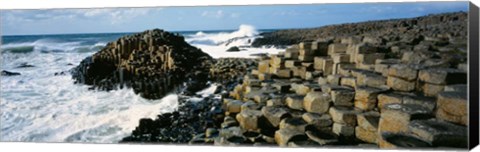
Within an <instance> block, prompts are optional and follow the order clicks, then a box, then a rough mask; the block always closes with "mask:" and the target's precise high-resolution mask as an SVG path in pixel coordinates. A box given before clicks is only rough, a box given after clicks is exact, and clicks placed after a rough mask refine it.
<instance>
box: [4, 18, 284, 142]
mask: <svg viewBox="0 0 480 152" xmlns="http://www.w3.org/2000/svg"><path fill="white" fill-rule="evenodd" d="M265 31H266V30H258V31H257V30H256V29H255V28H254V27H253V26H249V25H241V26H240V27H239V29H237V30H218V31H188V32H178V33H180V34H182V35H183V36H184V37H185V40H186V41H187V42H188V43H190V44H191V45H193V46H196V47H198V48H200V49H202V51H204V52H206V53H208V54H209V55H210V56H212V57H214V58H220V57H253V56H251V54H257V53H278V52H279V51H281V49H276V48H268V47H263V48H252V47H250V45H251V43H252V42H253V40H254V39H255V38H258V37H260V35H259V34H260V33H262V32H265ZM269 31H271V30H269ZM128 34H132V33H111V34H65V35H23V36H2V44H1V55H2V58H1V65H0V69H1V70H7V71H11V72H19V73H21V75H18V76H2V77H1V79H0V86H1V87H0V113H1V118H0V129H1V130H0V141H36V142H90V143H116V142H118V141H119V140H121V139H122V138H123V137H125V136H127V135H129V134H130V133H131V131H132V130H133V129H134V128H135V127H136V126H137V125H138V121H139V119H141V118H152V119H154V118H155V117H156V116H157V115H158V114H160V113H165V112H172V111H174V110H176V109H177V108H178V97H177V95H175V94H169V95H167V96H165V97H164V98H162V99H158V100H147V99H144V98H142V97H140V96H138V95H136V94H135V93H133V90H132V89H127V88H125V89H119V90H113V91H96V90H89V89H88V88H89V86H86V85H82V84H74V83H73V80H72V78H71V75H70V74H69V73H68V72H67V71H68V70H70V69H71V68H73V67H75V66H76V65H78V64H79V63H80V61H81V60H82V59H84V58H86V57H88V56H90V55H92V54H94V53H95V52H97V51H99V50H101V49H102V47H104V46H105V45H106V44H107V43H108V42H110V41H114V40H116V39H118V38H119V37H121V36H124V35H128ZM232 46H238V47H240V48H241V49H242V51H239V52H226V51H225V50H227V49H228V48H230V47H232ZM25 64H27V65H33V67H26V68H20V67H19V66H21V65H25ZM59 72H65V74H64V75H55V73H59ZM214 88H215V86H211V87H210V88H206V89H205V90H202V91H200V92H199V93H201V94H203V95H208V94H212V93H213V91H214V90H215V89H214Z"/></svg>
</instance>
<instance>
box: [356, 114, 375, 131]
mask: <svg viewBox="0 0 480 152" xmlns="http://www.w3.org/2000/svg"><path fill="white" fill-rule="evenodd" d="M379 121H380V113H378V112H376V111H368V112H364V113H360V114H358V115H357V124H358V127H361V128H363V129H365V130H367V131H374V132H378V122H379Z"/></svg>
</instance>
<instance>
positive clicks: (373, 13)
mask: <svg viewBox="0 0 480 152" xmlns="http://www.w3.org/2000/svg"><path fill="white" fill-rule="evenodd" d="M458 11H465V12H466V11H468V2H465V1H464V2H416V3H411V2H410V3H356V4H355V3H350V4H308V5H306V4H302V5H252V6H201V7H142V8H101V9H37V10H35V9H30V10H0V27H1V28H0V29H1V31H0V32H1V35H35V34H67V33H114V32H139V31H144V30H147V29H153V28H160V29H165V30H167V31H200V30H203V31H205V30H221V29H237V28H238V27H239V26H240V25H241V24H247V25H252V26H255V27H256V28H257V29H286V28H308V27H320V26H324V25H331V24H341V23H352V22H361V21H369V20H381V19H393V18H409V17H417V16H423V15H428V14H437V13H444V12H458Z"/></svg>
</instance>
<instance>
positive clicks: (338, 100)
mask: <svg viewBox="0 0 480 152" xmlns="http://www.w3.org/2000/svg"><path fill="white" fill-rule="evenodd" d="M330 95H331V96H332V101H333V105H335V106H353V99H354V98H355V92H354V91H351V90H332V91H331V92H330Z"/></svg>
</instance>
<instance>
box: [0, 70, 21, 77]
mask: <svg viewBox="0 0 480 152" xmlns="http://www.w3.org/2000/svg"><path fill="white" fill-rule="evenodd" d="M15 75H20V73H18V72H10V71H7V70H2V76H15Z"/></svg>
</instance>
